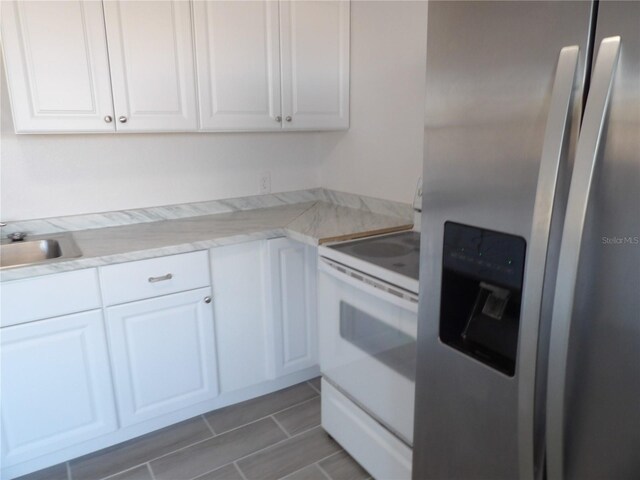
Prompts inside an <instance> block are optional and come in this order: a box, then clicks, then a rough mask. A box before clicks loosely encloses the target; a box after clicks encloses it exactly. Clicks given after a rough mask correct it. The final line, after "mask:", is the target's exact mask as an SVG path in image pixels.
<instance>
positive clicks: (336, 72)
mask: <svg viewBox="0 0 640 480" xmlns="http://www.w3.org/2000/svg"><path fill="white" fill-rule="evenodd" d="M193 9H194V20H195V44H196V56H197V70H198V92H199V105H200V128H201V129H202V130H209V131H214V130H244V131H251V130H282V129H286V130H331V129H341V128H347V127H348V126H349V31H350V25H349V11H350V4H349V2H348V1H340V0H335V1H333V0H330V1H293V2H292V1H284V0H283V1H279V2H278V1H274V0H252V1H239V2H231V1H218V0H210V1H204V0H195V1H194V2H193Z"/></svg>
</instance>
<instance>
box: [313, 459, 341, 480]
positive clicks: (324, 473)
mask: <svg viewBox="0 0 640 480" xmlns="http://www.w3.org/2000/svg"><path fill="white" fill-rule="evenodd" d="M338 453H340V452H338ZM326 458H329V457H326ZM322 460H325V459H324V458H323V459H322ZM322 460H319V461H317V462H316V463H314V465H315V466H316V467H318V469H319V470H320V473H322V474H323V475H324V476H325V477H327V480H333V477H332V476H331V475H329V472H327V471H326V470H325V469H324V468H322V465H320V462H321V461H322Z"/></svg>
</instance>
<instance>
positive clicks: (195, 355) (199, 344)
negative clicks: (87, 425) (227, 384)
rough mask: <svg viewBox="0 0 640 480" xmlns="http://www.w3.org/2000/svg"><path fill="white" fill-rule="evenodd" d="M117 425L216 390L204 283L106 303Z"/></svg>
mask: <svg viewBox="0 0 640 480" xmlns="http://www.w3.org/2000/svg"><path fill="white" fill-rule="evenodd" d="M106 312H107V332H108V339H109V346H110V350H111V365H112V368H113V378H114V383H115V390H116V399H117V404H118V411H119V414H120V424H121V426H122V427H124V426H128V425H132V424H135V423H138V422H142V421H144V420H148V419H151V418H154V417H157V416H160V415H163V414H167V413H170V412H174V411H176V410H179V409H181V408H184V407H188V406H191V405H194V404H197V403H199V402H203V401H206V400H210V399H212V398H214V397H216V396H217V395H218V381H217V367H216V352H215V335H214V325H213V308H212V304H211V290H210V288H208V287H207V288H200V289H198V290H191V291H188V292H182V293H175V294H171V295H166V296H162V297H157V298H151V299H148V300H142V301H138V302H133V303H127V304H123V305H118V306H115V307H109V308H107V309H106Z"/></svg>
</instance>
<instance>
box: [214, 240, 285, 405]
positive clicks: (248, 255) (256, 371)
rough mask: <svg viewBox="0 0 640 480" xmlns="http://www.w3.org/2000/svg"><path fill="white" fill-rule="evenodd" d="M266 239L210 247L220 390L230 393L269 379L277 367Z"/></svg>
mask: <svg viewBox="0 0 640 480" xmlns="http://www.w3.org/2000/svg"><path fill="white" fill-rule="evenodd" d="M264 257H265V255H264V242H263V241H258V242H248V243H243V244H239V245H229V246H226V247H216V248H213V249H211V272H212V284H213V296H214V298H215V302H214V310H215V322H216V341H217V349H216V350H217V353H218V365H219V371H220V389H221V391H222V392H225V393H226V392H231V391H234V390H238V389H241V388H245V387H250V386H252V385H257V384H259V383H260V382H264V381H265V380H267V379H268V378H269V376H270V374H271V370H272V368H273V355H272V354H268V353H267V352H272V351H273V346H272V344H271V336H270V335H267V331H268V325H267V323H266V321H267V316H266V315H265V308H266V305H265V304H266V301H265V300H266V297H265V294H266V291H265V274H264V272H265V268H264V266H265V258H264Z"/></svg>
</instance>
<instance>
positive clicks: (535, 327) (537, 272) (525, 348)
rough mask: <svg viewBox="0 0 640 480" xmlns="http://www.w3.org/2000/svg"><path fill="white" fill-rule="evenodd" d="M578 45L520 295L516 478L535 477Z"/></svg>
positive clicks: (554, 104)
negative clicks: (542, 357) (539, 369)
mask: <svg viewBox="0 0 640 480" xmlns="http://www.w3.org/2000/svg"><path fill="white" fill-rule="evenodd" d="M578 54H579V48H578V46H569V47H564V48H563V49H562V50H561V51H560V55H559V57H558V66H557V68H556V74H555V79H554V81H553V89H552V91H551V103H550V106H549V114H548V117H547V124H546V127H545V134H544V143H543V146H542V156H541V159H540V171H539V174H538V185H537V190H536V196H535V206H534V210H533V222H532V225H531V242H530V245H531V248H530V252H529V259H528V263H527V270H526V274H525V279H524V285H525V287H524V290H525V294H524V298H523V308H522V324H521V333H520V335H521V337H520V358H519V366H518V377H519V380H518V459H519V472H520V475H519V478H521V479H523V480H525V479H526V480H533V479H534V478H535V477H536V476H539V473H540V470H541V469H538V471H536V467H539V466H538V465H536V459H535V455H534V445H535V431H534V429H535V424H534V422H535V418H534V397H535V380H536V363H537V354H538V331H539V324H540V310H541V302H542V287H543V284H544V278H545V265H546V262H547V250H548V246H549V235H550V230H551V218H552V214H553V205H554V202H555V197H556V191H557V183H558V172H559V169H560V162H561V160H562V154H563V150H564V147H565V145H566V142H567V141H568V140H567V137H568V135H570V133H571V127H570V123H571V111H572V104H573V102H572V98H573V93H574V92H573V90H574V84H575V77H576V68H577V65H578Z"/></svg>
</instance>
